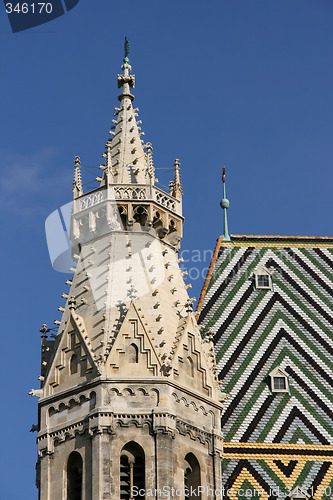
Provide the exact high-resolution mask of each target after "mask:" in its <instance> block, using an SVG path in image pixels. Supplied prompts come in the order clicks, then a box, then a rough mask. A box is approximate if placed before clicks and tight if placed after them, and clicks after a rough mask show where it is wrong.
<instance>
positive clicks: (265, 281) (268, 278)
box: [254, 266, 272, 290]
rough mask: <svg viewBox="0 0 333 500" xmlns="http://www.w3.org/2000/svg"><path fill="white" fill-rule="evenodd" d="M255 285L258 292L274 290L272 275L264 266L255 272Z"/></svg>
mask: <svg viewBox="0 0 333 500" xmlns="http://www.w3.org/2000/svg"><path fill="white" fill-rule="evenodd" d="M254 284H255V288H256V290H261V289H264V290H272V275H271V273H270V272H269V271H268V270H267V269H266V268H265V267H264V266H261V267H259V268H258V269H256V270H255V271H254Z"/></svg>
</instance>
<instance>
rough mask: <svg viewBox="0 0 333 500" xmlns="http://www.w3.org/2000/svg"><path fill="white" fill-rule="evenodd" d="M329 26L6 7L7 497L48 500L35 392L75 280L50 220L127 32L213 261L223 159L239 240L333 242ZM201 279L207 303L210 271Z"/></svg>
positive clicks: (1, 176)
mask: <svg viewBox="0 0 333 500" xmlns="http://www.w3.org/2000/svg"><path fill="white" fill-rule="evenodd" d="M332 25H333V3H332V1H331V0H293V1H292V2H291V1H290V0H275V1H273V0H251V1H249V0H233V1H231V0H218V1H217V0H210V1H208V2H198V1H197V0H192V1H188V0H182V1H174V0H172V1H169V2H162V1H160V0H154V1H151V0H145V1H144V2H141V3H139V2H135V1H133V0H128V1H127V2H112V1H109V0H98V2H93V1H87V0H80V2H79V4H78V6H77V7H75V8H74V9H73V10H72V11H71V12H69V13H68V14H66V15H65V16H62V17H61V18H59V19H56V20H54V21H52V22H51V23H48V24H45V25H43V26H41V27H38V28H34V29H31V30H29V31H25V32H21V33H16V34H13V33H11V30H10V27H9V23H8V19H7V18H6V15H5V13H4V7H3V5H2V4H1V6H0V40H1V46H2V50H1V54H0V67H1V81H0V88H1V96H2V99H1V100H2V102H1V115H0V121H1V125H2V127H1V139H0V190H1V197H0V205H1V227H2V234H3V237H2V245H1V253H2V262H3V266H2V273H3V276H2V301H1V303H2V305H3V306H4V307H3V312H2V322H3V324H2V353H3V358H2V363H1V370H2V377H3V385H4V387H5V391H4V392H3V393H2V394H3V400H2V401H3V410H2V412H1V423H2V426H1V428H2V430H3V436H2V449H3V452H2V454H1V460H2V461H3V463H2V464H1V468H0V470H1V473H2V476H3V477H2V481H1V483H0V498H1V499H4V500H7V499H8V500H9V499H10V500H12V499H13V500H16V499H22V498H24V499H25V500H30V499H31V500H32V499H36V498H37V490H36V488H35V485H34V474H35V471H34V468H35V460H36V446H35V437H36V434H32V433H29V429H30V427H31V424H33V423H37V398H30V397H29V396H28V395H27V393H28V392H29V390H30V389H31V388H32V387H34V388H37V387H38V380H37V377H38V375H39V363H40V337H39V334H38V330H39V328H40V327H41V325H42V323H44V322H45V323H47V324H48V325H52V323H53V320H54V319H59V318H60V313H59V312H58V311H57V307H58V306H59V305H63V299H61V293H62V292H64V291H67V288H68V287H67V286H66V285H65V284H64V282H65V279H66V276H65V275H62V274H60V273H56V272H55V271H53V270H52V267H51V265H50V261H49V257H48V252H47V247H46V242H45V235H44V222H45V219H46V217H47V216H48V215H49V214H50V213H51V212H52V211H53V210H55V209H57V208H58V207H60V206H61V205H63V204H65V203H67V202H68V201H70V199H71V193H72V192H71V185H72V176H73V160H74V156H75V155H80V157H81V161H82V164H83V165H84V166H85V167H86V168H84V169H83V175H84V183H86V184H87V186H86V188H85V189H87V190H88V189H89V188H90V187H93V186H94V184H93V182H92V181H93V180H94V175H96V174H98V173H99V172H98V169H97V168H96V167H98V165H99V163H100V162H101V160H102V158H101V154H102V153H103V151H104V144H105V141H106V139H107V138H108V130H109V127H110V123H111V119H112V118H113V107H114V106H115V105H117V99H116V97H117V95H118V89H117V86H116V75H117V73H118V72H119V71H120V64H121V60H122V57H123V41H124V37H125V35H127V36H128V38H129V40H130V46H131V53H130V59H131V64H132V67H133V72H134V73H135V74H136V89H135V96H136V100H135V104H136V105H137V106H139V108H140V113H139V115H140V119H142V121H143V126H142V127H143V130H144V131H145V134H146V135H145V139H146V140H147V141H148V140H149V141H151V142H152V144H153V147H154V164H155V166H156V167H157V168H160V169H161V170H160V171H159V170H157V177H158V178H159V180H160V182H161V184H164V185H166V186H167V185H168V183H169V180H170V177H169V176H170V174H169V173H168V172H167V170H165V169H168V168H171V167H172V164H173V160H174V159H175V158H179V159H180V160H181V169H182V180H183V188H184V215H185V217H186V224H185V232H184V234H185V236H184V240H183V248H184V249H188V250H190V251H193V250H200V252H201V255H202V259H203V251H204V250H205V249H213V248H214V245H215V241H216V239H217V237H218V236H219V235H220V234H221V232H222V230H223V227H222V223H223V217H222V211H221V209H220V207H219V201H220V199H221V196H222V186H221V165H222V164H226V166H227V194H228V198H229V199H230V202H231V204H230V209H229V211H228V216H229V229H230V232H231V233H235V234H293V235H298V234H303V235H321V236H324V235H332V217H331V213H332V208H333V207H332V205H333V201H332V195H331V191H332V181H333V173H332V171H333V146H332V133H333V92H332V88H333V68H332V60H333V58H332V51H333V30H332ZM188 255H189V254H187V257H188ZM208 264H209V262H208V261H206V262H201V263H199V265H198V263H190V264H189V267H196V266H198V267H200V269H202V268H204V267H205V266H207V265H208ZM192 284H193V289H192V292H191V294H192V295H194V296H196V297H197V298H198V297H199V293H200V287H201V285H202V280H193V281H192ZM18 478H19V479H18ZM13 485H14V487H13Z"/></svg>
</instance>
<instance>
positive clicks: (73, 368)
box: [70, 354, 77, 375]
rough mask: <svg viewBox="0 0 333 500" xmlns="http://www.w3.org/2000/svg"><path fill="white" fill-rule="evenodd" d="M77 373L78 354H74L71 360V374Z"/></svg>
mask: <svg viewBox="0 0 333 500" xmlns="http://www.w3.org/2000/svg"><path fill="white" fill-rule="evenodd" d="M74 373H77V355H76V354H73V356H72V357H71V361H70V374H71V375H73V374H74Z"/></svg>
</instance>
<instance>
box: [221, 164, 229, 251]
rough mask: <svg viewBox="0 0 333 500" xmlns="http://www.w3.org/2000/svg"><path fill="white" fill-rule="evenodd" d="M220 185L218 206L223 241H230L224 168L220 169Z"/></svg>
mask: <svg viewBox="0 0 333 500" xmlns="http://www.w3.org/2000/svg"><path fill="white" fill-rule="evenodd" d="M222 183H223V198H222V200H221V203H220V206H221V208H222V209H223V212H224V233H223V241H230V235H229V231H228V219H227V209H228V208H229V205H230V202H229V200H228V199H227V195H226V189H225V166H224V165H223V167H222Z"/></svg>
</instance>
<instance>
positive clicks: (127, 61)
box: [124, 36, 129, 63]
mask: <svg viewBox="0 0 333 500" xmlns="http://www.w3.org/2000/svg"><path fill="white" fill-rule="evenodd" d="M124 52H125V57H124V63H129V59H128V54H129V41H128V39H127V36H125V42H124Z"/></svg>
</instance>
